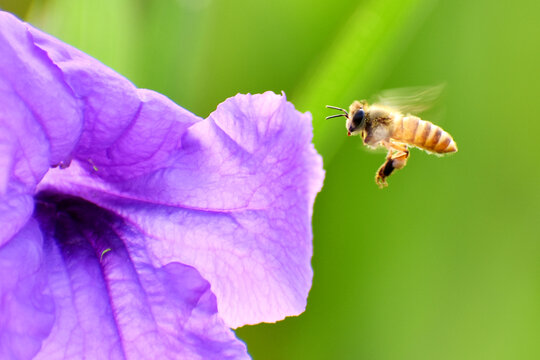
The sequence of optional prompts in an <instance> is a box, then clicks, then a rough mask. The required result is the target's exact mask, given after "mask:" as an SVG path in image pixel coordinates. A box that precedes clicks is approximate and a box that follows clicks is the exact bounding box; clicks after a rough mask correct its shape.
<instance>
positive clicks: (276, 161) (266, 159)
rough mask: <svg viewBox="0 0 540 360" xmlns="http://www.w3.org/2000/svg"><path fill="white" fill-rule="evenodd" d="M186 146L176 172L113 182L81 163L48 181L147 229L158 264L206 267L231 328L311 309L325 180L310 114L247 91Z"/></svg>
mask: <svg viewBox="0 0 540 360" xmlns="http://www.w3.org/2000/svg"><path fill="white" fill-rule="evenodd" d="M182 144H183V145H182V147H180V148H177V149H176V150H175V151H171V152H170V154H171V159H172V160H171V161H169V163H168V165H169V166H168V167H165V168H162V169H159V170H157V171H154V172H151V173H149V174H147V175H145V176H140V177H138V178H136V179H133V180H129V181H124V182H123V183H122V184H115V185H111V184H110V183H109V184H104V183H103V182H102V181H101V179H100V178H99V177H98V176H95V175H93V174H92V173H88V171H87V170H86V169H85V168H84V167H81V166H79V165H78V164H73V165H72V166H71V167H70V168H69V169H66V170H57V171H51V172H50V173H49V174H48V175H47V177H46V178H45V179H44V182H43V183H44V186H48V187H51V188H55V189H57V190H61V191H63V192H71V193H74V194H75V193H76V194H79V195H80V196H83V197H85V198H88V199H91V200H92V201H93V202H95V203H98V204H100V205H101V206H104V207H106V208H108V209H111V210H113V211H115V212H116V213H117V214H120V215H121V216H123V217H125V218H126V219H129V220H130V221H132V222H133V223H134V224H137V226H138V227H139V228H140V229H141V230H142V231H144V233H146V234H147V235H148V236H149V237H152V238H153V239H155V240H154V241H151V242H149V243H148V245H147V246H148V248H149V249H150V250H151V252H152V256H153V260H154V262H155V264H156V266H158V265H160V266H161V265H163V264H167V263H169V262H181V263H184V264H187V265H190V266H193V267H195V268H196V269H197V270H199V271H200V273H201V275H202V276H203V277H204V278H205V279H207V280H208V281H209V282H210V284H211V286H212V291H213V292H214V293H215V294H216V296H217V301H218V308H219V312H220V314H221V316H222V317H223V318H224V319H225V321H226V323H227V324H228V325H230V326H231V327H238V326H242V325H244V324H254V323H258V322H261V321H267V322H272V321H276V320H280V319H283V318H284V317H285V316H289V315H297V314H299V313H301V312H302V311H303V310H304V308H305V304H306V298H307V294H308V292H309V289H310V287H311V278H312V269H311V266H310V260H311V255H312V247H311V239H312V234H311V214H312V207H313V202H314V198H315V195H316V194H317V192H318V191H319V190H320V188H321V186H322V181H323V176H324V173H323V171H322V161H321V158H320V156H319V155H317V153H316V152H315V150H314V148H313V145H312V144H311V122H310V116H309V115H303V114H301V113H299V112H298V111H296V110H295V109H294V107H293V106H292V105H291V104H290V103H288V102H287V101H286V100H285V98H284V96H278V95H275V94H273V93H265V94H262V95H253V96H252V95H238V96H236V97H235V98H232V99H229V100H227V101H226V102H225V103H224V104H222V105H220V106H219V107H218V109H217V110H216V111H215V112H214V113H213V114H211V116H210V118H209V119H208V120H206V121H202V122H198V123H197V124H195V125H193V126H191V127H190V128H189V129H188V130H187V131H186V134H185V135H184V137H183V138H182ZM45 184H46V185H45Z"/></svg>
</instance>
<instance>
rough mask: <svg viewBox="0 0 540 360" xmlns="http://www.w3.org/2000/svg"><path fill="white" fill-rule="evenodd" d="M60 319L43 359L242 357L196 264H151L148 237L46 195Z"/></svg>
mask: <svg viewBox="0 0 540 360" xmlns="http://www.w3.org/2000/svg"><path fill="white" fill-rule="evenodd" d="M36 216H37V218H38V219H39V221H40V223H41V224H42V227H43V228H44V230H45V237H46V240H45V248H46V256H47V259H48V261H47V270H48V273H49V287H50V289H51V291H52V295H53V296H54V301H55V303H56V308H57V309H58V311H57V320H56V322H55V324H54V327H53V329H52V332H51V335H50V336H49V337H48V338H47V339H46V340H45V342H44V343H43V347H42V349H41V351H40V352H39V354H38V356H37V359H73V358H89V359H97V358H107V359H124V358H126V359H169V358H183V359H188V358H189V359H214V358H215V359H242V358H248V355H247V353H246V348H245V345H244V344H243V343H242V342H240V341H239V340H238V339H236V338H235V336H234V333H233V332H232V331H231V330H230V329H229V328H228V327H226V326H225V324H224V323H223V321H222V320H221V319H220V318H219V316H218V315H217V307H216V300H215V296H214V295H213V294H212V293H211V292H210V286H209V284H208V283H207V282H206V281H205V280H203V279H202V278H201V276H200V275H199V273H198V272H197V271H196V270H195V269H194V268H192V267H189V266H186V265H183V264H181V263H169V264H167V265H166V266H162V267H154V266H152V265H151V264H150V263H149V259H148V254H147V250H146V242H147V239H146V238H145V236H144V235H142V234H140V233H139V232H138V231H137V230H136V229H134V228H132V227H131V226H129V225H127V224H125V223H124V222H123V221H122V220H121V219H120V218H118V217H117V216H115V215H114V214H111V213H109V212H107V211H105V210H103V209H101V208H99V207H97V206H95V205H93V204H91V203H88V202H86V201H84V200H82V199H79V198H70V197H64V196H60V195H54V194H43V193H42V194H41V195H40V205H39V207H38V209H37V214H36Z"/></svg>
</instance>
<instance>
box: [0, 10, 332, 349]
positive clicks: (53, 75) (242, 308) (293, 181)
mask: <svg viewBox="0 0 540 360" xmlns="http://www.w3.org/2000/svg"><path fill="white" fill-rule="evenodd" d="M0 54H1V56H0V92H1V93H0V197H1V202H0V229H1V230H0V306H1V308H0V358H1V359H29V358H32V357H35V358H37V359H81V358H87V359H97V358H107V359H125V358H127V359H143V358H148V359H192V358H193V359H198V358H201V359H211V358H216V359H229V358H230V359H236V358H247V357H248V355H247V351H246V347H245V345H244V344H243V343H242V342H241V341H240V340H238V339H237V338H236V337H235V335H234V333H233V331H232V330H231V329H230V328H236V327H239V326H242V325H245V324H255V323H259V322H263V321H264V322H273V321H277V320H280V319H283V318H284V317H285V316H290V315H297V314H299V313H301V312H302V311H303V310H304V308H305V305H306V298H307V294H308V292H309V289H310V287H311V279H312V269H311V266H310V259H311V254H312V246H311V238H312V234H311V225H310V222H311V215H312V209H313V202H314V199H315V196H316V194H317V192H318V191H319V190H320V189H321V186H322V181H323V177H324V173H323V170H322V161H321V158H320V156H319V155H318V154H317V153H316V151H315V150H314V148H313V145H312V144H311V137H312V133H311V117H310V115H309V114H301V113H299V112H298V111H296V110H295V109H294V107H293V105H292V104H290V103H288V102H287V101H286V99H285V96H284V95H282V96H279V95H276V94H273V93H271V92H267V93H264V94H261V95H237V96H235V97H233V98H230V99H228V100H226V101H225V102H224V103H222V104H220V105H219V106H218V108H217V109H216V111H215V112H213V113H212V114H211V115H210V116H209V118H208V119H206V120H203V119H201V118H199V117H197V116H195V115H193V114H192V113H190V112H188V111H186V110H184V109H182V108H181V107H179V106H177V105H175V104H174V103H173V102H171V101H170V100H169V99H167V98H166V97H164V96H162V95H160V94H158V93H155V92H153V91H149V90H144V89H137V88H135V87H134V86H133V85H132V84H131V83H130V82H129V81H128V80H126V79H125V78H123V77H121V76H120V75H118V74H117V73H115V72H113V71H112V70H111V69H109V68H107V67H105V66H104V65H102V64H101V63H99V62H98V61H96V60H94V59H92V58H90V57H89V56H87V55H85V54H83V53H82V52H80V51H78V50H76V49H74V48H72V47H70V46H68V45H66V44H64V43H62V42H60V41H58V40H57V39H55V38H53V37H51V36H49V35H47V34H44V33H43V32H41V31H39V30H36V29H35V28H33V27H31V26H30V25H28V24H25V23H23V22H21V21H19V20H18V19H16V18H15V17H13V16H12V15H10V14H8V13H5V12H0Z"/></svg>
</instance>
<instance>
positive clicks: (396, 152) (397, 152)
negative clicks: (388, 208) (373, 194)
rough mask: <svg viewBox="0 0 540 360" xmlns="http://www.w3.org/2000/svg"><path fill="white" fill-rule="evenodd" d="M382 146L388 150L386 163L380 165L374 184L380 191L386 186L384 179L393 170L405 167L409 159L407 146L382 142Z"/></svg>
mask: <svg viewBox="0 0 540 360" xmlns="http://www.w3.org/2000/svg"><path fill="white" fill-rule="evenodd" d="M383 145H384V146H385V147H387V148H388V155H387V156H386V161H385V162H384V164H382V165H381V167H380V168H379V170H377V173H376V174H375V183H376V184H377V185H379V187H380V188H381V189H382V188H384V187H385V186H388V183H387V182H386V178H387V177H389V176H390V175H391V174H392V172H394V170H399V169H401V168H403V167H404V166H405V165H407V159H408V158H409V150H408V148H407V145H403V144H397V143H394V142H384V143H383Z"/></svg>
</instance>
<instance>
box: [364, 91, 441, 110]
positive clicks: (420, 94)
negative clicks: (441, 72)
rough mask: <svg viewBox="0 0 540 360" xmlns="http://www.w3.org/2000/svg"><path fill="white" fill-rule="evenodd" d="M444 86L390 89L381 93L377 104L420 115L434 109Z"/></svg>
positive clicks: (376, 99) (376, 101) (377, 98)
mask: <svg viewBox="0 0 540 360" xmlns="http://www.w3.org/2000/svg"><path fill="white" fill-rule="evenodd" d="M444 86H445V85H444V84H440V85H435V86H416V87H406V88H397V89H388V90H383V91H382V92H380V93H379V94H378V95H377V97H376V98H375V103H379V104H381V105H384V106H388V107H391V108H394V109H396V110H399V111H400V112H402V113H404V114H407V113H411V114H419V113H422V112H424V111H426V110H428V109H430V108H432V107H433V106H434V105H435V104H436V103H437V100H439V99H440V97H441V94H442V92H443V90H444Z"/></svg>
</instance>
